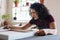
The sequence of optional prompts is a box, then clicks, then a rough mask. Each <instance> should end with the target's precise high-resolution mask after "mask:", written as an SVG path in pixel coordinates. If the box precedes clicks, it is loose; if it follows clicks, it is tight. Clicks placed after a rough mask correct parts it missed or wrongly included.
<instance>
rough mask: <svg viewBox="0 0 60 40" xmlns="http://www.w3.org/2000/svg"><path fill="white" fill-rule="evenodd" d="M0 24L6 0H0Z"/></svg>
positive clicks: (4, 11)
mask: <svg viewBox="0 0 60 40" xmlns="http://www.w3.org/2000/svg"><path fill="white" fill-rule="evenodd" d="M0 1H1V2H0V3H1V4H0V24H1V22H2V15H3V14H5V13H6V0H0Z"/></svg>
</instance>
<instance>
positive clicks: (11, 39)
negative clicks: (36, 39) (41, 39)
mask: <svg viewBox="0 0 60 40" xmlns="http://www.w3.org/2000/svg"><path fill="white" fill-rule="evenodd" d="M36 32H37V29H34V30H32V31H27V32H17V31H8V30H7V29H2V28H0V39H3V38H5V39H7V40H15V39H22V38H26V37H31V36H33V35H34V34H35V33H36Z"/></svg>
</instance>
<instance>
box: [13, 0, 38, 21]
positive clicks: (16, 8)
mask: <svg viewBox="0 0 60 40" xmlns="http://www.w3.org/2000/svg"><path fill="white" fill-rule="evenodd" d="M15 1H17V2H18V3H16V2H15ZM34 2H39V0H14V1H13V7H12V18H13V20H14V21H29V20H30V19H31V16H30V15H29V7H30V5H31V4H32V3H34ZM15 3H16V4H15Z"/></svg>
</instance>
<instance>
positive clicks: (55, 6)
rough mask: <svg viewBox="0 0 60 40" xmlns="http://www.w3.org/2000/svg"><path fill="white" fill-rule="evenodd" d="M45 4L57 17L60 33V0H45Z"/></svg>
mask: <svg viewBox="0 0 60 40" xmlns="http://www.w3.org/2000/svg"><path fill="white" fill-rule="evenodd" d="M45 5H46V7H47V8H48V9H49V11H50V13H51V14H52V15H53V17H54V18H55V22H56V27H57V30H58V34H60V0H45Z"/></svg>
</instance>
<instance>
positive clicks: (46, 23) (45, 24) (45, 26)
mask: <svg viewBox="0 0 60 40" xmlns="http://www.w3.org/2000/svg"><path fill="white" fill-rule="evenodd" d="M51 22H54V18H53V17H52V16H51V15H48V16H47V17H45V18H44V21H43V20H41V19H37V20H34V19H33V18H32V19H31V20H30V22H29V23H30V24H35V25H37V27H38V29H50V23H51Z"/></svg>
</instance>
